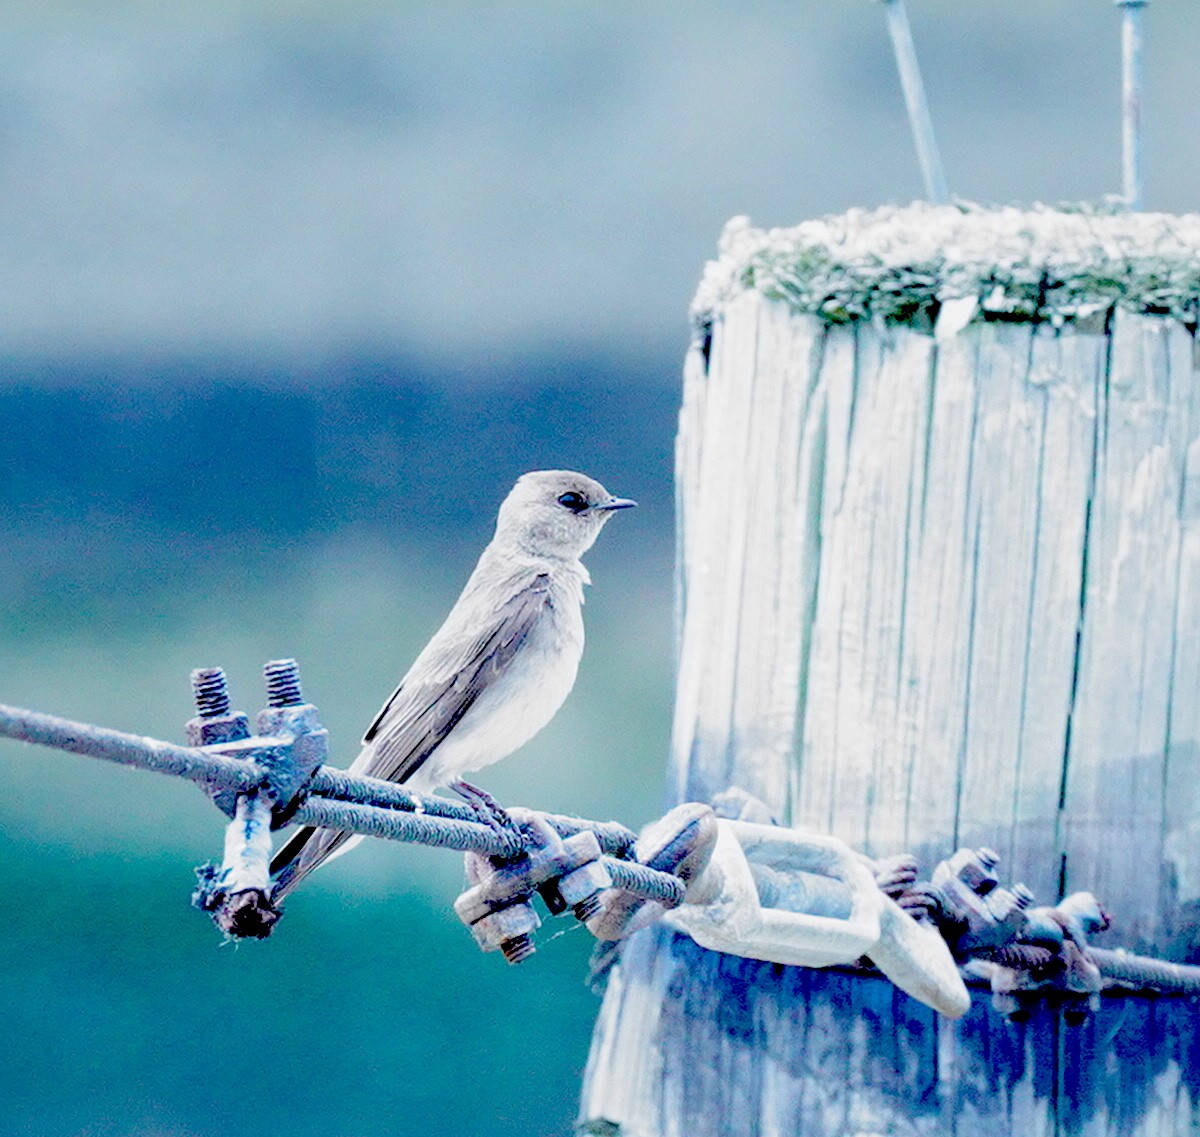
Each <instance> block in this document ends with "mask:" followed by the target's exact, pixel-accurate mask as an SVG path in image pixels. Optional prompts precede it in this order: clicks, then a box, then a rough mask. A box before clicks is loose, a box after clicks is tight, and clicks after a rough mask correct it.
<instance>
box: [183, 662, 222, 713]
mask: <svg viewBox="0 0 1200 1137" xmlns="http://www.w3.org/2000/svg"><path fill="white" fill-rule="evenodd" d="M192 694H193V695H194V696H195V698H196V713H197V714H198V715H199V716H200V717H201V718H202V719H213V718H218V717H219V716H221V715H227V714H229V687H228V685H227V684H226V682H225V672H224V671H223V670H222V669H221V668H220V667H197V668H196V670H195V671H193V672H192Z"/></svg>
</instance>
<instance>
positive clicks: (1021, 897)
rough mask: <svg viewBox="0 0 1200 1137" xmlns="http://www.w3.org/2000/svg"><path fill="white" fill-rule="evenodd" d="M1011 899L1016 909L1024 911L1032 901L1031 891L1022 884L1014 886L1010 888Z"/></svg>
mask: <svg viewBox="0 0 1200 1137" xmlns="http://www.w3.org/2000/svg"><path fill="white" fill-rule="evenodd" d="M1011 891H1012V894H1013V899H1014V900H1015V901H1016V902H1017V907H1018V908H1019V909H1021V910H1022V911H1024V910H1025V909H1026V908H1028V907H1029V906H1030V905H1031V904H1032V903H1033V900H1034V897H1033V890H1032V889H1031V888H1029V887H1028V886H1027V885H1024V884H1014V885H1013V886H1012V889H1011Z"/></svg>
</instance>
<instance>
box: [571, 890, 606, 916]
mask: <svg viewBox="0 0 1200 1137" xmlns="http://www.w3.org/2000/svg"><path fill="white" fill-rule="evenodd" d="M600 895H601V894H600V893H599V892H593V893H592V895H591V896H588V897H586V898H585V899H583V900H581V901H580V902H579V903H578V904H576V905H575V907H574V908H572V909H571V911H572V912H574V913H575V919H576V920H578V921H579V922H580V923H581V924H586V923H587V922H588V921H589V920H590V919H591V918H592V917H593V916H594V915H596V913H597V912H599V911H600V907H601V905H600Z"/></svg>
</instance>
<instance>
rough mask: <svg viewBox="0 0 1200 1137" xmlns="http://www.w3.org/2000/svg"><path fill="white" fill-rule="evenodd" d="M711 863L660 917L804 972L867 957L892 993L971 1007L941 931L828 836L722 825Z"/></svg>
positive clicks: (713, 942) (728, 947) (936, 1004)
mask: <svg viewBox="0 0 1200 1137" xmlns="http://www.w3.org/2000/svg"><path fill="white" fill-rule="evenodd" d="M717 826H718V836H717V841H716V847H715V849H714V851H713V855H712V861H711V863H710V864H709V866H708V868H707V869H706V870H705V871H704V872H703V873H702V874H701V875H700V877H699V879H697V880H696V881H695V882H694V883H693V885H692V886H691V888H690V889H689V890H688V895H687V898H686V902H685V903H684V905H683V906H681V907H680V908H678V909H676V910H675V911H673V912H669V913H667V915H666V916H665V917H664V919H665V920H666V922H667V923H668V924H669V925H670V926H672V927H674V928H676V929H678V930H679V931H682V932H686V933H687V934H688V935H689V936H691V937H692V939H694V940H695V941H696V942H697V943H698V944H700V945H701V946H702V947H707V948H711V949H713V950H715V951H724V952H729V953H731V954H734V955H742V956H747V957H749V958H751V959H761V960H767V961H769V962H772V963H784V964H794V965H800V966H803V967H830V966H834V965H837V964H851V963H854V962H855V961H857V960H858V959H860V958H861V957H863V956H866V957H867V958H868V959H869V960H871V962H872V963H874V964H875V966H876V967H878V968H879V970H880V971H882V972H883V973H884V974H885V975H886V976H887V977H888V978H889V979H890V980H891V981H892V982H893V983H895V984H896V986H898V987H900V988H901V989H902V990H904V991H906V992H908V993H909V994H910V995H912V996H913V997H914V998H916V999H919V1000H921V1002H923V1003H926V1004H927V1005H929V1006H931V1007H933V1008H934V1009H936V1010H937V1011H939V1012H940V1013H941V1014H944V1015H946V1016H947V1017H948V1018H960V1017H961V1016H962V1015H964V1014H965V1013H966V1011H967V1009H968V1007H969V1006H970V1002H971V1000H970V995H969V994H968V993H967V989H966V986H965V984H964V983H963V981H962V977H961V976H960V975H959V973H958V967H957V965H956V964H955V962H954V958H953V957H952V956H951V954H950V951H949V949H948V948H947V947H946V944H945V941H944V940H943V939H942V938H941V936H940V935H939V934H938V932H937V930H936V929H935V928H933V927H930V926H928V925H923V924H919V923H918V922H917V921H916V920H914V919H913V917H912V916H911V915H910V914H909V913H908V912H906V911H905V910H904V909H902V908H901V907H900V906H899V905H898V904H896V902H895V901H894V900H892V899H891V898H890V897H889V896H887V895H886V894H885V893H884V892H882V891H881V890H880V888H879V886H878V885H877V884H876V881H875V877H874V875H873V874H872V872H871V870H870V869H869V868H868V867H867V865H866V864H865V863H864V861H863V859H862V858H861V857H859V856H858V854H856V853H855V852H854V851H853V850H851V849H850V848H849V846H847V845H845V844H844V843H843V842H841V841H839V840H837V839H836V838H834V837H827V836H823V835H819V834H814V833H806V832H803V831H801V830H797V829H785V828H781V827H779V826H771V825H758V824H753V823H750V822H745V821H729V820H719V821H718V822H717Z"/></svg>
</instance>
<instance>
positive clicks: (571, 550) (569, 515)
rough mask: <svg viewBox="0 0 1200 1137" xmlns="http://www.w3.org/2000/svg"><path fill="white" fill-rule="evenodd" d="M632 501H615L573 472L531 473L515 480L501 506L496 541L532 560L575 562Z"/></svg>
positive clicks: (590, 481) (616, 498)
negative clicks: (514, 548) (539, 558)
mask: <svg viewBox="0 0 1200 1137" xmlns="http://www.w3.org/2000/svg"><path fill="white" fill-rule="evenodd" d="M636 504H637V503H636V502H633V501H630V500H629V499H628V498H622V497H613V495H612V494H610V493H609V492H608V490H606V489H605V488H604V487H603V486H602V485H601V484H600V483H599V482H598V481H596V480H595V479H594V478H589V477H588V476H587V475H586V474H577V473H575V472H574V471H572V470H534V471H533V472H532V473H529V474H522V475H521V477H520V478H518V479H517V484H516V485H515V486H513V488H512V490H511V491H510V492H509V495H508V497H506V498H505V499H504V503H503V504H502V505H501V506H500V516H499V518H498V519H497V521H496V540H497V541H498V542H503V543H505V544H507V543H510V542H511V543H512V544H514V545H516V546H517V547H518V548H520V549H521V550H522V551H523V552H526V553H528V554H530V555H532V556H536V557H550V558H555V559H562V560H574V559H576V558H578V557H581V556H583V554H584V553H586V552H587V550H588V549H590V548H591V547H592V542H593V541H595V540H596V538H597V537H598V536H599V534H600V530H601V529H603V528H604V523H605V522H606V521H607V520H608V519H609V518H610V517H611V516H612V515H613V513H614V512H615V511H616V510H618V509H628V508H629V507H630V506H632V505H636Z"/></svg>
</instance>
